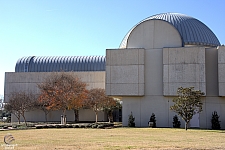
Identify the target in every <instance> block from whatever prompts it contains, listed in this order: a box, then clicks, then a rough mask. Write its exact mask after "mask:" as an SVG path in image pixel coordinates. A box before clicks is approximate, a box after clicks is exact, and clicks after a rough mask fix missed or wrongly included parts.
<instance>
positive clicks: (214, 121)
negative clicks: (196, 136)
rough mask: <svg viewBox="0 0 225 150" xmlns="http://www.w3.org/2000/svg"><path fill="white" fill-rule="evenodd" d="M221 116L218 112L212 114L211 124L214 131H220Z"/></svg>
mask: <svg viewBox="0 0 225 150" xmlns="http://www.w3.org/2000/svg"><path fill="white" fill-rule="evenodd" d="M219 117H220V116H219V115H218V114H217V112H216V111H214V112H213V113H212V119H211V124H212V129H213V130H219V129H220V121H219Z"/></svg>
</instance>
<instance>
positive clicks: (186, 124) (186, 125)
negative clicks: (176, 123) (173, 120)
mask: <svg viewBox="0 0 225 150" xmlns="http://www.w3.org/2000/svg"><path fill="white" fill-rule="evenodd" d="M187 128H188V122H185V130H186V131H187Z"/></svg>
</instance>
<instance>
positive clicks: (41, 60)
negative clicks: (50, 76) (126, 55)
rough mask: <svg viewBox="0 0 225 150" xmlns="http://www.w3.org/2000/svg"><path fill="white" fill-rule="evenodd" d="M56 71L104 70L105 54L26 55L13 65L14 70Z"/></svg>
mask: <svg viewBox="0 0 225 150" xmlns="http://www.w3.org/2000/svg"><path fill="white" fill-rule="evenodd" d="M58 71H65V72H69V71H105V56H28V57H22V58H20V59H19V60H18V61H17V63H16V67H15V72H58Z"/></svg>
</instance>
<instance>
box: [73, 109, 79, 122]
mask: <svg viewBox="0 0 225 150" xmlns="http://www.w3.org/2000/svg"><path fill="white" fill-rule="evenodd" d="M73 111H74V117H75V118H74V121H75V122H79V110H78V109H74V110H73Z"/></svg>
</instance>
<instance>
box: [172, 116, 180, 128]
mask: <svg viewBox="0 0 225 150" xmlns="http://www.w3.org/2000/svg"><path fill="white" fill-rule="evenodd" d="M180 125H181V123H180V121H179V119H178V117H177V115H175V116H173V127H174V128H180Z"/></svg>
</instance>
